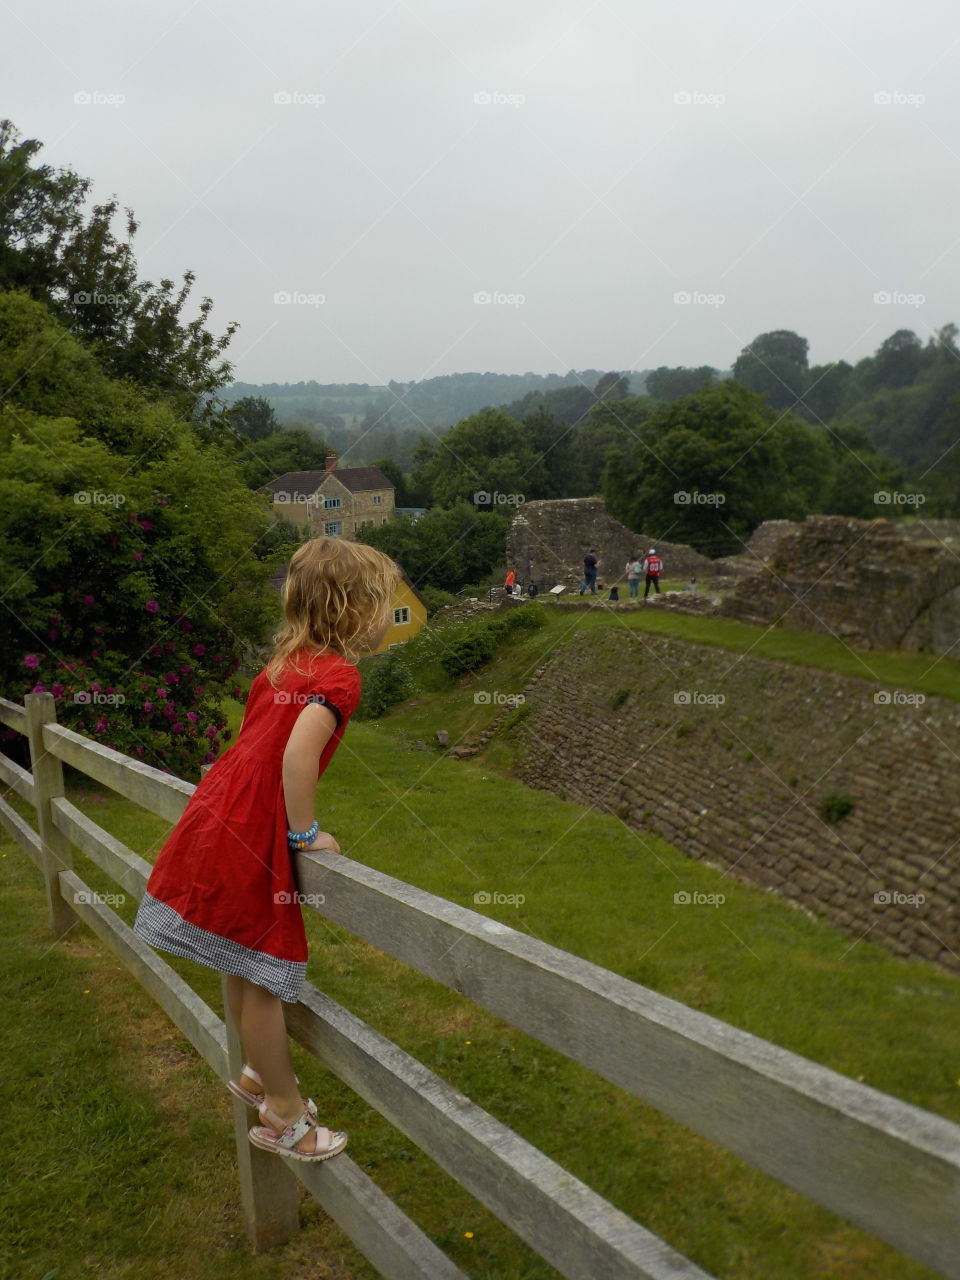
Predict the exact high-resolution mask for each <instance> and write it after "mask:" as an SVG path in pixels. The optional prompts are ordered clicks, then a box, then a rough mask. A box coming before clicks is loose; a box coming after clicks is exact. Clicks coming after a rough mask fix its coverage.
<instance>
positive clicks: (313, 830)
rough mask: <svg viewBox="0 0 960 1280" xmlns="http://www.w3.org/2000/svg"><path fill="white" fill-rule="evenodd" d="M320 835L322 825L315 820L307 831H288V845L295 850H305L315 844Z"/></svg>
mask: <svg viewBox="0 0 960 1280" xmlns="http://www.w3.org/2000/svg"><path fill="white" fill-rule="evenodd" d="M319 833H320V823H319V822H318V821H317V820H316V818H314V820H313V822H312V823H311V825H310V826H309V827H308V828H307V829H306V831H288V832H287V843H288V844H289V845H291V846H292V848H294V849H305V848H306V847H307V845H308V844H313V842H314V840H316V838H317V836H318V835H319Z"/></svg>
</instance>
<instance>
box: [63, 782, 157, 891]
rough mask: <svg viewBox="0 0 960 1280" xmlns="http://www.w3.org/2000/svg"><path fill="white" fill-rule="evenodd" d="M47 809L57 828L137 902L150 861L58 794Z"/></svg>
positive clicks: (148, 870)
mask: <svg viewBox="0 0 960 1280" xmlns="http://www.w3.org/2000/svg"><path fill="white" fill-rule="evenodd" d="M50 811H51V813H52V815H53V821H54V825H55V826H56V827H57V829H58V831H62V832H63V834H64V835H65V836H66V837H67V839H68V840H70V841H71V843H72V844H74V845H76V847H77V848H78V849H80V850H81V852H83V853H85V854H86V855H87V857H88V858H89V859H90V861H91V862H94V863H96V865H97V866H98V867H99V868H100V870H101V871H105V872H106V873H107V875H108V876H110V877H112V879H114V880H115V881H116V882H117V884H118V885H119V886H120V888H121V889H123V890H125V891H126V892H127V893H129V894H130V896H131V897H133V898H136V899H137V901H139V900H140V899H141V898H142V897H143V890H144V887H145V886H146V883H147V880H148V879H149V878H150V872H151V870H152V868H151V866H150V863H149V862H147V860H146V859H145V858H141V857H140V855H139V854H138V853H134V851H133V850H132V849H130V848H128V847H127V846H126V845H125V844H124V843H123V842H122V841H121V840H118V839H117V838H116V837H115V836H112V835H111V834H110V832H109V831H104V829H103V827H101V826H99V825H98V824H97V823H96V822H94V821H93V819H92V818H88V817H87V815H86V814H85V813H83V812H81V810H80V809H78V808H77V806H76V805H75V804H71V802H70V801H69V800H67V799H65V798H64V797H63V796H60V797H59V798H58V799H56V800H52V801H51V802H50Z"/></svg>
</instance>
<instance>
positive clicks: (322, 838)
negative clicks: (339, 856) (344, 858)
mask: <svg viewBox="0 0 960 1280" xmlns="http://www.w3.org/2000/svg"><path fill="white" fill-rule="evenodd" d="M307 850H312V851H313V852H314V853H339V852H340V846H339V845H338V844H337V842H336V840H334V838H333V836H332V835H331V834H330V832H329V831H318V832H317V834H316V836H315V838H314V840H313V843H312V844H308V845H307Z"/></svg>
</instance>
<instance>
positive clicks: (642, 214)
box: [0, 0, 960, 383]
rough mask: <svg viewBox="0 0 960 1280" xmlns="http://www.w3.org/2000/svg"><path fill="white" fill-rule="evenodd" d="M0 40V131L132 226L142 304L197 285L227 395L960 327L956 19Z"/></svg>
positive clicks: (781, 8) (361, 3)
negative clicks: (144, 290)
mask: <svg viewBox="0 0 960 1280" xmlns="http://www.w3.org/2000/svg"><path fill="white" fill-rule="evenodd" d="M0 22H2V28H3V39H2V47H3V61H4V82H5V88H6V94H5V99H4V102H3V104H2V113H3V114H6V115H9V116H10V118H12V119H13V121H14V122H15V123H16V124H17V125H18V126H19V128H20V129H21V131H22V132H23V133H24V134H25V135H26V136H28V137H37V138H40V139H42V140H43V141H44V142H45V144H46V146H45V149H44V152H43V157H44V159H45V160H46V161H47V162H48V163H52V164H57V165H71V166H72V167H73V168H75V169H76V170H77V171H78V172H79V173H81V174H83V175H85V176H87V177H90V178H91V179H93V182H94V195H95V196H96V197H97V198H98V199H106V198H108V197H109V196H110V195H112V194H114V193H115V194H116V195H117V196H118V197H119V198H120V200H121V202H122V203H123V204H128V205H130V206H131V207H132V208H133V209H134V211H135V213H136V215H137V217H138V218H139V220H140V224H141V226H140V232H139V234H138V236H137V240H136V245H137V253H138V258H139V261H140V265H141V271H142V274H143V275H145V276H146V277H148V278H150V279H159V278H160V277H161V276H173V277H177V276H178V275H179V274H181V273H182V272H183V271H184V270H185V269H187V268H190V269H192V270H194V271H195V272H196V274H197V278H198V279H197V292H198V296H199V294H200V293H201V292H202V293H206V294H209V295H210V296H211V297H212V298H213V299H214V302H215V304H216V306H215V310H214V316H215V318H216V319H217V321H218V322H219V323H220V324H225V323H226V322H227V321H228V320H238V321H239V322H240V324H241V328H240V330H239V332H238V334H237V335H236V337H235V338H234V341H233V343H232V345H231V348H230V353H231V356H232V359H233V361H234V364H235V372H236V377H237V378H238V379H240V380H243V381H250V382H264V381H299V380H300V379H310V378H315V379H317V380H318V381H320V382H335V381H357V382H374V383H382V382H386V381H387V380H389V379H391V378H394V379H397V380H398V381H409V380H411V379H420V378H425V377H432V376H435V375H437V374H442V373H453V372H457V371H464V370H494V371H499V372H510V373H518V372H523V371H525V370H532V371H535V372H540V373H548V372H557V373H564V372H566V371H567V370H568V369H570V368H577V369H583V368H600V369H643V368H648V367H656V366H658V365H662V364H666V365H677V364H686V365H698V364H712V365H715V366H717V367H720V368H727V367H729V366H730V365H731V364H732V362H733V361H734V360H735V359H736V356H737V354H738V353H739V351H740V350H741V348H742V347H743V346H744V345H745V344H746V343H748V342H749V341H750V339H751V338H753V337H755V336H756V335H757V334H758V333H761V332H763V331H765V330H769V329H776V328H787V329H795V330H796V331H797V332H799V333H800V334H802V335H803V336H805V337H807V338H808V339H809V340H810V348H811V350H810V356H811V363H826V362H828V361H831V360H836V359H841V358H844V359H847V360H851V361H852V360H855V359H857V358H859V357H861V356H864V355H867V354H869V353H870V352H872V351H873V350H874V349H875V347H876V346H877V345H878V344H879V343H880V342H881V341H882V340H883V339H884V338H885V337H887V336H888V335H889V334H890V333H892V332H893V331H894V330H895V329H898V328H912V329H914V330H915V331H916V332H917V333H919V334H920V335H921V337H923V338H924V339H926V338H927V337H928V336H929V334H930V333H931V332H933V331H935V330H936V329H938V328H939V327H940V326H942V325H943V324H945V323H947V322H948V321H951V320H955V321H958V322H960V298H958V288H957V285H958V278H960V216H958V214H960V181H958V179H960V77H958V76H957V74H956V66H957V58H958V53H960V10H958V8H957V6H956V3H955V0H953V3H947V2H946V0H914V3H912V4H910V5H904V4H903V3H902V2H901V3H893V2H892V0H856V3H849V2H845V0H839V3H838V0H809V2H807V0H801V2H799V3H797V2H792V3H791V2H784V0H727V2H726V3H722V4H721V3H717V0H669V2H668V0H658V2H657V3H641V2H640V0H579V2H578V3H572V2H568V0H549V2H548V0H512V2H511V3H503V2H502V0H483V2H482V3H457V0H375V2H374V0H341V2H340V3H336V4H330V3H317V0H273V2H272V3H269V4H264V3H262V0H258V2H257V3H250V2H249V0H229V2H228V0H193V2H191V0H144V2H143V3H139V4H138V3H134V2H132V0H114V2H108V0H87V3H84V4H77V3H76V0H70V2H69V3H68V2H67V0H44V2H43V3H42V4H40V5H38V4H37V3H36V0H29V2H28V0H4V3H3V5H2V7H0ZM878 95H879V98H878ZM878 294H880V295H884V296H888V297H889V298H890V300H889V301H883V300H880V301H877V300H875V295H878ZM277 295H280V298H281V299H282V298H283V297H287V298H289V299H290V300H289V301H282V300H280V301H278V300H276V299H277ZM477 295H480V300H477ZM678 295H679V299H678ZM483 298H488V299H489V300H488V301H483V300H482V299H483ZM684 298H686V299H688V300H687V301H684V300H683V299H684Z"/></svg>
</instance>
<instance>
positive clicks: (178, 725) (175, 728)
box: [172, 720, 183, 733]
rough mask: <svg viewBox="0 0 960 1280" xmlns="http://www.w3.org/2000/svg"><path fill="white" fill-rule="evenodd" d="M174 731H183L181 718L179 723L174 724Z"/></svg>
mask: <svg viewBox="0 0 960 1280" xmlns="http://www.w3.org/2000/svg"><path fill="white" fill-rule="evenodd" d="M172 731H173V733H183V725H182V724H181V723H180V721H179V720H178V721H177V723H176V724H175V725H174V726H173V730H172Z"/></svg>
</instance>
